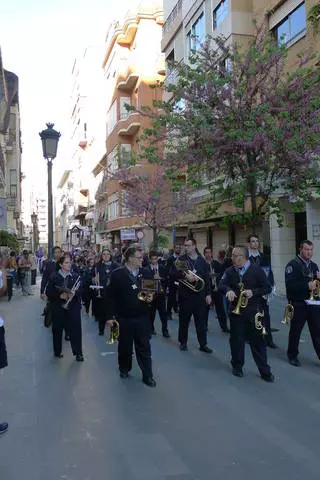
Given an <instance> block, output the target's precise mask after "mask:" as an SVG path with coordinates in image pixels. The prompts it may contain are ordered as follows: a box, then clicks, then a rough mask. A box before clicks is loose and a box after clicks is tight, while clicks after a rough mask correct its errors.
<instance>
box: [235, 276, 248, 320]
mask: <svg viewBox="0 0 320 480" xmlns="http://www.w3.org/2000/svg"><path fill="white" fill-rule="evenodd" d="M239 286H240V294H239V298H238V301H237V305H236V308H235V309H234V310H232V313H234V314H235V315H240V314H241V308H247V306H248V298H247V297H246V296H245V293H244V288H243V283H240V284H239Z"/></svg>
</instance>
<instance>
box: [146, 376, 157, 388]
mask: <svg viewBox="0 0 320 480" xmlns="http://www.w3.org/2000/svg"><path fill="white" fill-rule="evenodd" d="M142 381H143V383H144V384H145V385H148V387H155V386H156V385H157V384H156V381H155V380H154V379H153V378H152V377H143V379H142Z"/></svg>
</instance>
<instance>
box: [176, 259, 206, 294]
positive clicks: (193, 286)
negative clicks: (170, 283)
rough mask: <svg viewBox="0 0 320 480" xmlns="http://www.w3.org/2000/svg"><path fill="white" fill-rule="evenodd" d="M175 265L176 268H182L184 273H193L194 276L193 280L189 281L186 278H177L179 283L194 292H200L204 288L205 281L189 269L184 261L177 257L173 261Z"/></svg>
mask: <svg viewBox="0 0 320 480" xmlns="http://www.w3.org/2000/svg"><path fill="white" fill-rule="evenodd" d="M175 266H176V269H177V270H182V271H183V272H184V273H186V274H191V275H194V277H195V278H196V281H195V282H189V281H188V280H187V279H186V278H179V283H181V284H182V285H184V286H186V287H187V288H189V289H190V290H192V291H193V292H196V293H200V292H201V291H202V290H203V289H204V286H205V281H204V280H203V278H201V277H199V275H197V274H196V273H194V272H193V271H192V270H190V269H189V268H188V266H187V265H186V262H183V261H181V260H179V259H178V260H176V261H175Z"/></svg>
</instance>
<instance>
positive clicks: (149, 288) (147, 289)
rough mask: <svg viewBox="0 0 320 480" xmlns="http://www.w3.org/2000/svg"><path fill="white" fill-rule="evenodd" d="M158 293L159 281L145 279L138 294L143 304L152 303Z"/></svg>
mask: <svg viewBox="0 0 320 480" xmlns="http://www.w3.org/2000/svg"><path fill="white" fill-rule="evenodd" d="M157 292H158V281H157V280H149V279H143V280H142V281H141V291H140V292H139V293H138V299H139V300H141V302H147V303H151V302H152V300H153V299H154V296H155V294H156V293H157Z"/></svg>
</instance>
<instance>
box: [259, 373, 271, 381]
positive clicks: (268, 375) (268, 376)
mask: <svg viewBox="0 0 320 480" xmlns="http://www.w3.org/2000/svg"><path fill="white" fill-rule="evenodd" d="M261 378H262V380H264V381H265V382H269V383H272V382H274V375H272V373H261Z"/></svg>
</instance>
